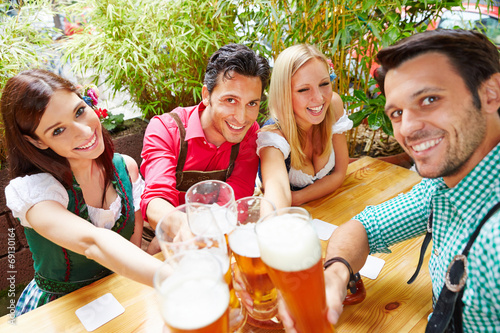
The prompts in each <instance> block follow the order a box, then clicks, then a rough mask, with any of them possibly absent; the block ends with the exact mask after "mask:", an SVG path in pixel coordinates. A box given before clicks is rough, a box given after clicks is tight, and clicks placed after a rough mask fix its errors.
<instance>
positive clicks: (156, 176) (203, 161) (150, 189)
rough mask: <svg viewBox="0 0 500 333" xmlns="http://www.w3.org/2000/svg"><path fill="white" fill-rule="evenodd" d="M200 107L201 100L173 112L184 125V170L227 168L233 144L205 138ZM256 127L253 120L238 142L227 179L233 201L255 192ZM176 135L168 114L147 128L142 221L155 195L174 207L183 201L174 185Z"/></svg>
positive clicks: (202, 106)
mask: <svg viewBox="0 0 500 333" xmlns="http://www.w3.org/2000/svg"><path fill="white" fill-rule="evenodd" d="M203 110H205V105H204V104H203V103H200V104H198V105H197V106H191V107H187V108H181V107H178V108H176V109H174V110H173V111H172V112H175V113H177V114H178V115H179V117H180V118H181V121H182V123H183V124H184V127H185V128H186V138H185V139H186V141H188V151H187V156H186V163H185V165H184V170H186V171H187V170H196V171H214V170H223V169H227V168H228V166H229V157H230V155H231V147H232V146H233V144H232V143H230V142H224V143H223V144H222V145H221V146H220V147H218V148H217V147H216V146H215V145H213V144H211V143H209V142H208V141H207V139H206V138H205V133H203V129H202V127H201V122H200V114H201V113H202V112H203ZM258 129H259V125H258V124H257V122H255V123H254V124H253V125H252V126H251V127H250V129H249V130H248V132H247V134H246V135H245V137H244V139H243V141H242V142H241V143H240V149H239V153H238V157H237V158H236V161H235V163H234V169H233V172H232V173H231V176H229V178H228V179H227V183H228V184H229V185H231V187H232V188H233V190H234V195H235V197H236V200H238V199H239V198H242V197H246V196H250V195H252V194H253V191H254V186H255V176H256V174H257V168H258V164H259V158H258V156H257V154H256V148H257V144H256V140H257V130H258ZM179 136H180V134H179V128H178V127H177V124H176V122H175V121H174V119H173V118H172V117H170V116H169V115H167V114H163V115H160V116H155V117H153V118H152V119H151V121H150V123H149V125H148V127H147V129H146V133H145V135H144V145H143V148H142V153H141V157H142V159H143V161H142V164H141V173H142V175H143V176H144V179H145V182H146V187H145V189H144V193H143V194H142V198H141V199H142V200H141V210H142V215H143V217H144V219H145V220H147V218H146V208H147V207H148V204H149V202H150V201H151V200H152V199H154V198H158V197H159V198H162V199H165V200H167V201H169V202H170V203H171V204H172V205H174V206H178V205H180V204H183V203H184V202H185V198H184V194H183V193H181V192H179V191H178V190H177V189H176V188H175V185H176V179H175V170H176V167H177V160H178V157H179V149H180V142H179Z"/></svg>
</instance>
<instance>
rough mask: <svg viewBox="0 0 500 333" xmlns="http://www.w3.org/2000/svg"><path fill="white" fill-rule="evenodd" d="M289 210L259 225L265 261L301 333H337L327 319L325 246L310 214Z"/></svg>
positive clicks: (258, 234) (280, 211) (262, 256)
mask: <svg viewBox="0 0 500 333" xmlns="http://www.w3.org/2000/svg"><path fill="white" fill-rule="evenodd" d="M285 210H287V211H288V212H290V213H284V210H283V209H282V210H279V211H278V214H275V215H272V216H270V217H269V216H268V217H266V218H264V219H263V220H261V221H260V222H259V223H258V225H257V228H256V232H257V236H258V241H259V248H260V252H261V258H262V261H263V262H264V263H265V264H266V266H267V270H268V273H269V276H270V277H271V280H272V282H273V283H274V285H275V286H276V288H278V290H279V291H280V292H281V295H282V296H283V299H284V301H285V303H286V305H287V307H288V310H289V311H290V315H291V316H292V318H293V320H294V322H295V327H296V329H297V331H298V332H299V333H309V332H314V333H327V332H328V333H330V332H334V331H335V330H334V328H333V326H332V325H331V324H330V323H329V322H328V319H327V311H328V309H327V305H326V296H325V280H324V274H323V266H322V260H321V244H320V242H319V239H318V236H317V234H316V232H315V230H314V229H313V227H312V224H311V222H310V216H309V213H307V211H306V210H304V209H301V208H296V207H295V208H286V209H285ZM292 212H293V213H292ZM280 213H281V215H280Z"/></svg>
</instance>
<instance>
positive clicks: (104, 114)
mask: <svg viewBox="0 0 500 333" xmlns="http://www.w3.org/2000/svg"><path fill="white" fill-rule="evenodd" d="M95 113H96V114H97V116H98V117H99V119H103V118H106V117H107V116H108V110H106V109H101V108H99V109H96V110H95Z"/></svg>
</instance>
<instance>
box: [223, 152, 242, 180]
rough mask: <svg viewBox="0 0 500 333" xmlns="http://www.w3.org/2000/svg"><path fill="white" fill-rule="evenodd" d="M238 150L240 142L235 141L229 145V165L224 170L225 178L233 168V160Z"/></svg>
mask: <svg viewBox="0 0 500 333" xmlns="http://www.w3.org/2000/svg"><path fill="white" fill-rule="evenodd" d="M239 151H240V144H239V143H237V144H235V145H233V146H232V147H231V156H230V158H229V166H228V167H227V171H226V180H227V179H228V178H229V176H230V175H231V173H232V172H233V169H234V161H236V157H238V152H239Z"/></svg>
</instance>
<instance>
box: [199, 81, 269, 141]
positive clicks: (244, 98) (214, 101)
mask: <svg viewBox="0 0 500 333" xmlns="http://www.w3.org/2000/svg"><path fill="white" fill-rule="evenodd" d="M261 94H262V81H261V80H260V78H259V77H257V76H256V77H251V76H244V75H240V74H238V73H234V72H233V73H231V79H225V78H223V73H220V74H219V78H218V80H217V85H216V86H215V87H214V90H213V91H212V93H211V94H210V93H209V92H208V89H207V87H206V86H203V89H202V97H203V104H204V105H205V106H206V109H205V110H204V111H203V112H202V114H201V117H200V122H201V126H202V128H203V132H204V133H205V137H206V139H207V140H208V142H210V143H212V144H214V145H216V146H220V145H222V144H223V143H224V142H226V141H227V142H231V143H239V142H241V141H242V140H243V138H244V137H245V135H246V133H247V131H248V130H249V129H250V127H251V126H252V125H253V123H254V122H255V121H256V120H257V116H258V115H259V107H260V100H261Z"/></svg>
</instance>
